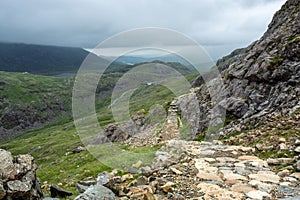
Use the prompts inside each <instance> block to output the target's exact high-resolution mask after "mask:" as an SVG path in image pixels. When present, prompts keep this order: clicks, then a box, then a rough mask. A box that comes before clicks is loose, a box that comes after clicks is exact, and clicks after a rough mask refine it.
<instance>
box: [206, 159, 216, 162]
mask: <svg viewBox="0 0 300 200" xmlns="http://www.w3.org/2000/svg"><path fill="white" fill-rule="evenodd" d="M204 160H205V161H206V162H209V163H212V162H216V159H214V158H204Z"/></svg>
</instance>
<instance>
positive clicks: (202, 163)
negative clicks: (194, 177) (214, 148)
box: [195, 159, 209, 170]
mask: <svg viewBox="0 0 300 200" xmlns="http://www.w3.org/2000/svg"><path fill="white" fill-rule="evenodd" d="M208 166H209V163H208V162H205V161H204V160H203V159H195V167H196V168H197V169H198V170H203V169H205V168H206V167H208Z"/></svg>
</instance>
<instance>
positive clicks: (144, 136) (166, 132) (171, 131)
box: [124, 104, 180, 148]
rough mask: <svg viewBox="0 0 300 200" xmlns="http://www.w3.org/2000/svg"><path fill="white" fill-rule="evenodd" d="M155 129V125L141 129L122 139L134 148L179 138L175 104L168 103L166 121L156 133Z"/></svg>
mask: <svg viewBox="0 0 300 200" xmlns="http://www.w3.org/2000/svg"><path fill="white" fill-rule="evenodd" d="M156 131H157V130H156V126H154V127H151V128H148V129H146V130H144V131H143V130H142V131H141V132H140V133H139V134H136V135H134V136H133V137H131V138H129V139H128V140H126V141H124V143H125V144H129V145H130V146H131V147H132V148H136V147H143V146H156V145H159V144H163V143H164V142H165V141H168V140H170V139H174V138H180V133H179V122H178V107H177V105H175V104H171V105H170V107H169V109H168V115H167V118H166V122H165V123H164V124H163V126H162V128H161V130H160V131H159V132H158V133H157V134H155V132H156Z"/></svg>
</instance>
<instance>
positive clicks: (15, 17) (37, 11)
mask: <svg viewBox="0 0 300 200" xmlns="http://www.w3.org/2000/svg"><path fill="white" fill-rule="evenodd" d="M284 2H285V0H44V1H41V0H1V1H0V34H1V39H0V40H1V41H4V42H23V43H34V44H51V45H60V46H77V47H84V48H93V47H95V46H96V45H97V44H98V43H99V42H101V41H103V40H105V39H106V38H107V37H109V36H112V35H114V34H117V33H119V32H121V31H125V30H128V29H132V28H142V27H162V28H170V29H174V30H176V31H179V32H182V33H183V34H186V35H188V36H190V37H192V38H193V39H195V40H196V41H197V42H199V43H200V44H201V45H204V46H205V47H206V48H207V50H208V51H209V53H210V54H211V56H212V57H213V58H214V59H217V58H218V57H220V56H223V55H226V54H228V53H230V52H231V51H232V50H234V49H236V48H239V47H244V46H246V45H248V44H250V43H251V42H253V41H254V40H256V39H259V38H260V37H261V36H262V34H263V33H264V32H265V30H266V29H267V25H268V24H269V23H270V21H271V19H272V16H273V15H274V13H275V12H276V11H277V10H279V9H280V7H281V6H282V5H283V3H284Z"/></svg>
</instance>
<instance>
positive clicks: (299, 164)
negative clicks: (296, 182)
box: [296, 160, 300, 172]
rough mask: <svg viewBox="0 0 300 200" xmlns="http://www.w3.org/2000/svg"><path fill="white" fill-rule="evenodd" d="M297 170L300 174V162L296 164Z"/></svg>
mask: <svg viewBox="0 0 300 200" xmlns="http://www.w3.org/2000/svg"><path fill="white" fill-rule="evenodd" d="M296 170H297V171H298V172H300V160H298V161H297V163H296Z"/></svg>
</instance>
